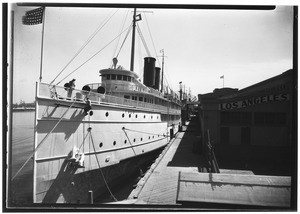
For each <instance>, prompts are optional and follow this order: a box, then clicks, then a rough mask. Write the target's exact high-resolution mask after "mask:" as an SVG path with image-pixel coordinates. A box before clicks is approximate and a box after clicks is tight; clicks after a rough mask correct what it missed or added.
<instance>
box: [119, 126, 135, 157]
mask: <svg viewBox="0 0 300 214" xmlns="http://www.w3.org/2000/svg"><path fill="white" fill-rule="evenodd" d="M122 130H123V132H124V133H125V135H126V137H127V139H128V141H129V143H130V145H131V148H132V151H133V153H134V155H135V156H136V152H135V151H134V148H133V145H132V143H131V141H130V139H129V137H128V135H127V133H126V131H125V127H123V128H122Z"/></svg>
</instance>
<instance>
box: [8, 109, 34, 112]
mask: <svg viewBox="0 0 300 214" xmlns="http://www.w3.org/2000/svg"><path fill="white" fill-rule="evenodd" d="M12 111H13V112H27V111H35V108H13V110H12Z"/></svg>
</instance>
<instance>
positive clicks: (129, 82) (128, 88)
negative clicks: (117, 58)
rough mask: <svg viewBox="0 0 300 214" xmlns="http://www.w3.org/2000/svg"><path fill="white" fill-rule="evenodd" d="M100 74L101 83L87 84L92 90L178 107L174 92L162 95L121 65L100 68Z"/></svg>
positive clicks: (178, 103)
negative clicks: (171, 94) (172, 94)
mask: <svg viewBox="0 0 300 214" xmlns="http://www.w3.org/2000/svg"><path fill="white" fill-rule="evenodd" d="M100 76H101V83H93V84H88V85H87V86H88V87H89V88H90V89H91V91H92V92H97V93H101V94H107V95H111V96H114V97H120V98H124V99H131V100H135V101H139V102H145V103H150V104H156V105H161V106H168V105H169V107H170V108H173V109H180V102H179V100H178V99H177V98H176V96H175V93H174V96H170V95H168V96H166V95H165V96H164V94H163V93H161V92H160V91H159V90H157V89H154V88H151V87H147V86H145V85H144V84H143V83H141V81H140V79H139V76H138V75H137V74H136V73H134V72H133V71H129V70H125V69H123V68H122V67H118V68H116V69H114V68H108V69H102V70H100ZM167 98H168V99H167ZM168 100H169V101H168ZM170 101H171V102H170ZM169 102H170V104H168V103H169Z"/></svg>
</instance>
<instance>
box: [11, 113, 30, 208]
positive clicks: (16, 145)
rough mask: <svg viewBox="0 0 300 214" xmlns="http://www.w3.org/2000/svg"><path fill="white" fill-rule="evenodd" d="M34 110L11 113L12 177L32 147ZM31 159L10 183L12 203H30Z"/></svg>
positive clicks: (27, 156)
mask: <svg viewBox="0 0 300 214" xmlns="http://www.w3.org/2000/svg"><path fill="white" fill-rule="evenodd" d="M34 114H35V112H34V111H22V112H14V113H13V121H12V125H13V130H12V153H11V154H12V176H13V177H14V176H15V175H16V173H17V172H18V170H19V169H20V168H21V167H22V165H23V164H24V163H25V161H26V160H27V159H28V158H29V157H30V156H31V154H32V152H33V147H34ZM32 188H33V161H32V160H30V161H29V162H28V163H27V164H26V165H25V166H24V168H23V169H22V170H21V171H20V172H19V173H18V175H17V176H16V177H15V178H14V180H13V181H12V183H11V196H12V197H11V200H12V201H11V202H12V204H13V205H16V206H18V205H22V204H28V203H32Z"/></svg>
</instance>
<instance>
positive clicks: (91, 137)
mask: <svg viewBox="0 0 300 214" xmlns="http://www.w3.org/2000/svg"><path fill="white" fill-rule="evenodd" d="M91 129H92V128H91V127H90V128H89V133H90V139H91V141H92V145H93V148H94V153H95V156H96V160H97V164H98V167H99V170H100V172H101V176H102V178H103V181H104V183H105V186H106V188H107V190H108V191H109V193H110V195H111V197H112V198H113V199H114V201H118V200H117V199H116V197H115V196H114V195H113V193H112V191H111V190H110V188H109V186H108V184H107V181H106V179H105V177H104V174H103V172H102V169H101V166H100V163H99V160H98V156H97V154H96V148H95V145H94V140H93V136H92V133H91Z"/></svg>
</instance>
